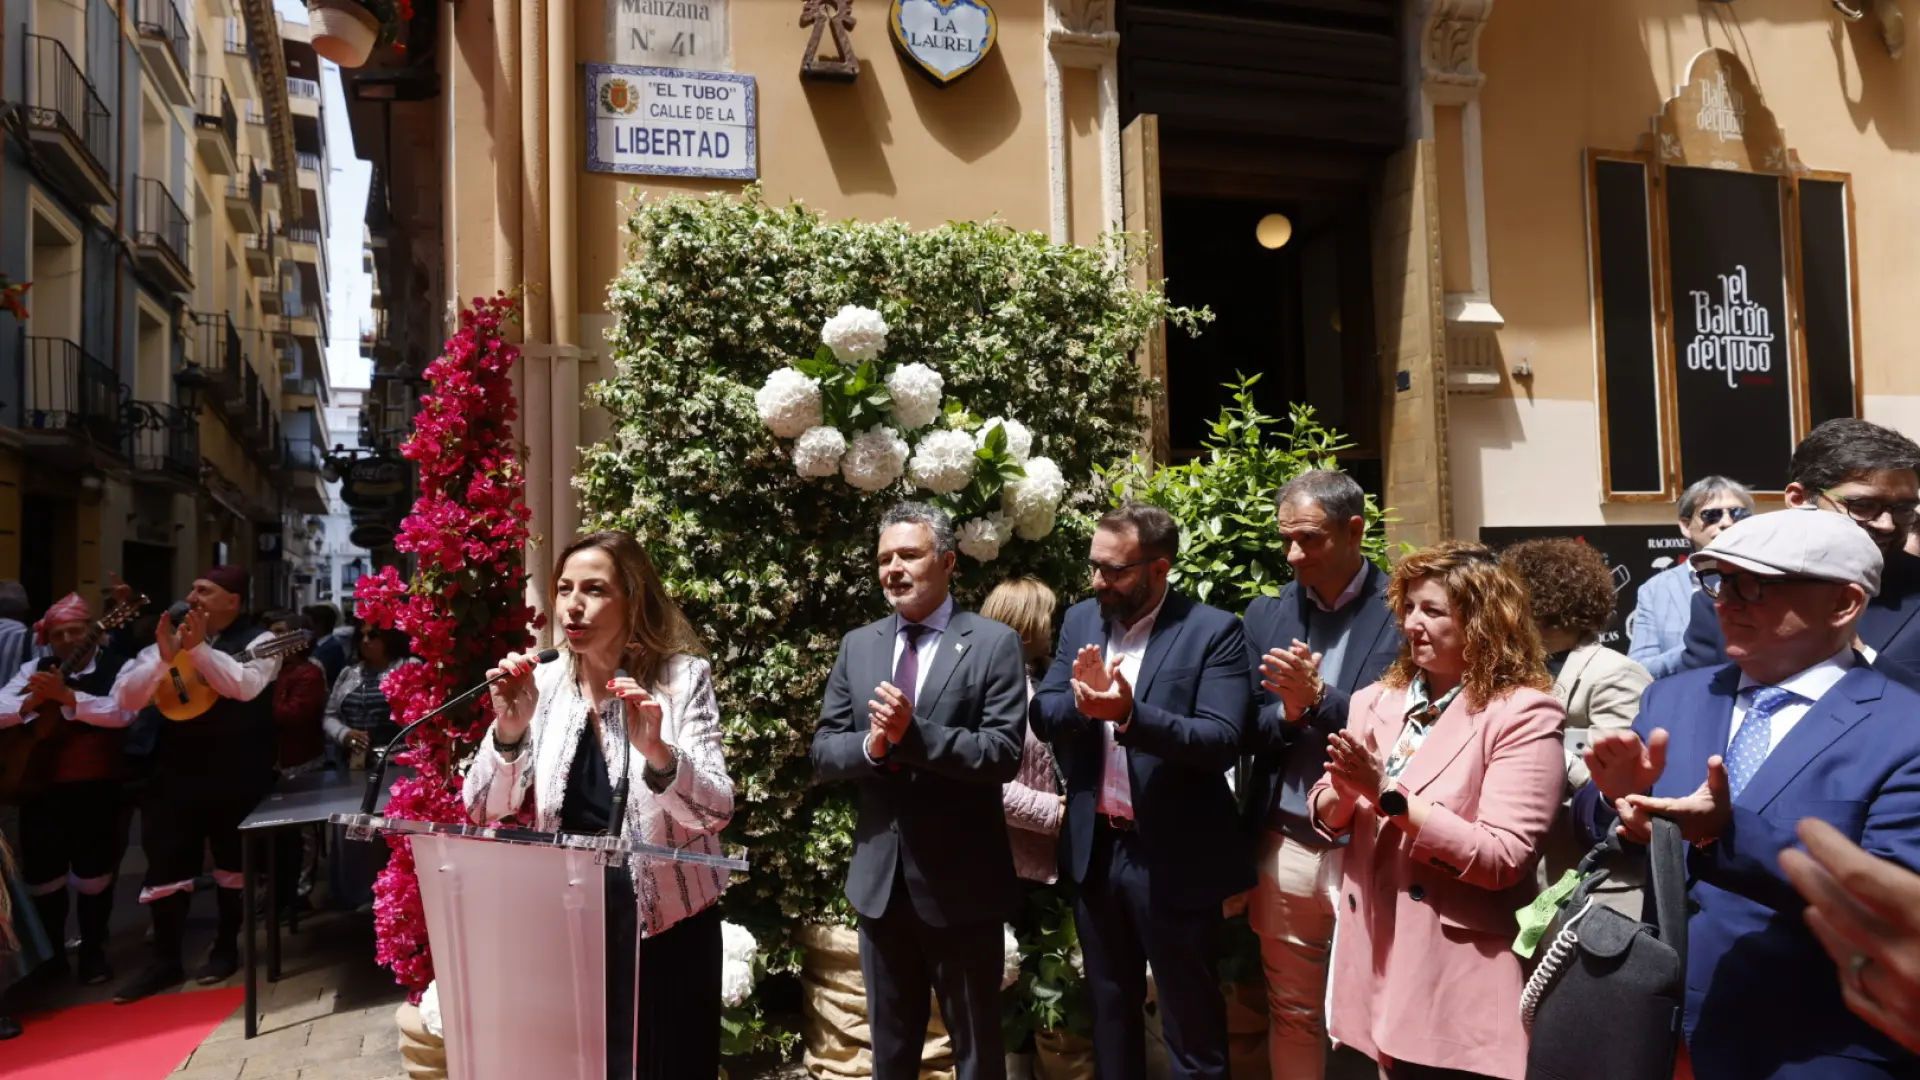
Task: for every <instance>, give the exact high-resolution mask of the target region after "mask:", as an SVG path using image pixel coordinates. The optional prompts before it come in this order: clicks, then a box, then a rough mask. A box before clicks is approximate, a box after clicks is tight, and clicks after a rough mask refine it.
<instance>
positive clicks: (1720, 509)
mask: <svg viewBox="0 0 1920 1080" xmlns="http://www.w3.org/2000/svg"><path fill="white" fill-rule="evenodd" d="M1752 516H1753V511H1752V510H1749V509H1748V508H1746V507H1744V506H1710V507H1708V508H1706V509H1705V510H1702V511H1700V524H1702V525H1718V524H1720V519H1721V518H1722V517H1725V518H1726V519H1727V524H1729V525H1732V524H1733V523H1734V522H1737V521H1745V520H1747V519H1748V518H1750V517H1752Z"/></svg>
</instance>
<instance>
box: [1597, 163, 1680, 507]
mask: <svg viewBox="0 0 1920 1080" xmlns="http://www.w3.org/2000/svg"><path fill="white" fill-rule="evenodd" d="M1592 183H1593V191H1592V197H1593V212H1594V229H1595V237H1594V239H1595V242H1596V243H1597V244H1598V245H1599V254H1598V258H1597V259H1596V262H1597V263H1598V265H1597V266H1596V267H1595V271H1594V278H1595V283H1596V284H1597V285H1598V286H1599V289H1600V296H1601V297H1602V298H1603V301H1604V302H1603V303H1602V304H1601V305H1600V344H1601V348H1602V349H1603V350H1604V354H1605V358H1606V362H1605V364H1603V365H1602V384H1601V389H1602V390H1603V392H1604V394H1605V403H1606V417H1607V433H1608V438H1607V445H1606V454H1607V487H1608V490H1610V491H1615V492H1627V493H1633V494H1643V493H1644V494H1656V495H1657V494H1660V493H1663V492H1664V491H1665V490H1666V487H1667V470H1666V464H1665V462H1663V461H1662V460H1661V444H1660V435H1659V432H1660V342H1659V335H1658V331H1657V329H1656V326H1655V322H1654V297H1653V253H1652V248H1651V244H1650V240H1651V237H1652V229H1651V228H1650V227H1649V222H1650V220H1651V217H1650V215H1651V208H1650V207H1649V206H1648V202H1647V165H1646V163H1645V162H1640V161H1627V160H1621V159H1618V158H1598V159H1596V160H1595V161H1594V163H1593V180H1592Z"/></svg>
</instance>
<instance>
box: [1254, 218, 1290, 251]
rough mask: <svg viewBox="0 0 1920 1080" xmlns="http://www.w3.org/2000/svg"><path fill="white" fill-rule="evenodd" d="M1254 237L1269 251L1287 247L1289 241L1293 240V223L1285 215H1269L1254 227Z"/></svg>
mask: <svg viewBox="0 0 1920 1080" xmlns="http://www.w3.org/2000/svg"><path fill="white" fill-rule="evenodd" d="M1253 236H1254V239H1256V240H1258V241H1260V246H1261V247H1263V248H1266V249H1267V250H1268V251H1273V250H1276V249H1278V248H1283V247H1286V246H1287V241H1289V240H1291V239H1293V222H1291V221H1289V220H1287V215H1285V214H1268V215H1267V216H1266V217H1263V218H1261V219H1260V224H1258V225H1255V226H1254V227H1253Z"/></svg>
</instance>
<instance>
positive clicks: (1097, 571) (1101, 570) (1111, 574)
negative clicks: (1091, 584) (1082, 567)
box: [1087, 558, 1160, 581]
mask: <svg viewBox="0 0 1920 1080" xmlns="http://www.w3.org/2000/svg"><path fill="white" fill-rule="evenodd" d="M1159 561H1160V560H1159V559H1157V558H1154V559H1139V560H1137V561H1135V562H1130V563H1120V564H1119V565H1117V566H1116V565H1115V564H1113V563H1103V562H1101V561H1100V560H1098V559H1088V560H1087V569H1088V570H1089V571H1090V572H1092V573H1093V574H1094V575H1095V576H1098V577H1105V578H1106V579H1107V580H1108V581H1112V580H1113V579H1115V578H1117V577H1119V576H1120V575H1121V574H1124V573H1126V572H1127V571H1129V570H1132V569H1133V568H1134V567H1136V566H1145V565H1147V564H1148V563H1152V562H1159Z"/></svg>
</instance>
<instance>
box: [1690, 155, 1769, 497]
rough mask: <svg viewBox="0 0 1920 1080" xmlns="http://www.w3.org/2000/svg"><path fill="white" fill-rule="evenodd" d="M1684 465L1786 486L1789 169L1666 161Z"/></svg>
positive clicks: (1755, 484) (1762, 487) (1697, 471)
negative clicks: (1784, 186) (1783, 189)
mask: <svg viewBox="0 0 1920 1080" xmlns="http://www.w3.org/2000/svg"><path fill="white" fill-rule="evenodd" d="M1666 181H1667V183H1666V188H1667V207H1666V210H1667V214H1666V217H1667V257H1668V267H1669V275H1670V278H1669V280H1670V283H1671V288H1672V294H1671V295H1672V297H1673V320H1672V325H1673V368H1674V410H1675V415H1674V419H1675V427H1676V429H1677V431H1678V434H1679V442H1680V447H1679V449H1680V473H1681V475H1682V476H1683V477H1686V478H1694V477H1701V476H1709V475H1719V476H1728V477H1732V478H1733V479H1735V480H1739V481H1741V482H1742V483H1745V484H1747V485H1748V486H1750V487H1752V488H1754V489H1755V490H1757V491H1778V490H1780V489H1781V488H1782V486H1783V485H1784V484H1785V477H1786V474H1787V459H1788V458H1789V457H1790V456H1791V455H1792V453H1793V445H1794V430H1793V373H1792V364H1791V352H1792V350H1791V348H1790V347H1789V342H1790V340H1791V337H1792V334H1791V331H1790V328H1789V323H1788V319H1787V286H1786V247H1785V229H1784V227H1783V225H1782V221H1781V200H1780V185H1781V178H1780V177H1777V176H1770V175H1766V174H1762V173H1743V172H1733V171H1728V170H1720V169H1698V168H1670V169H1668V170H1666Z"/></svg>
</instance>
